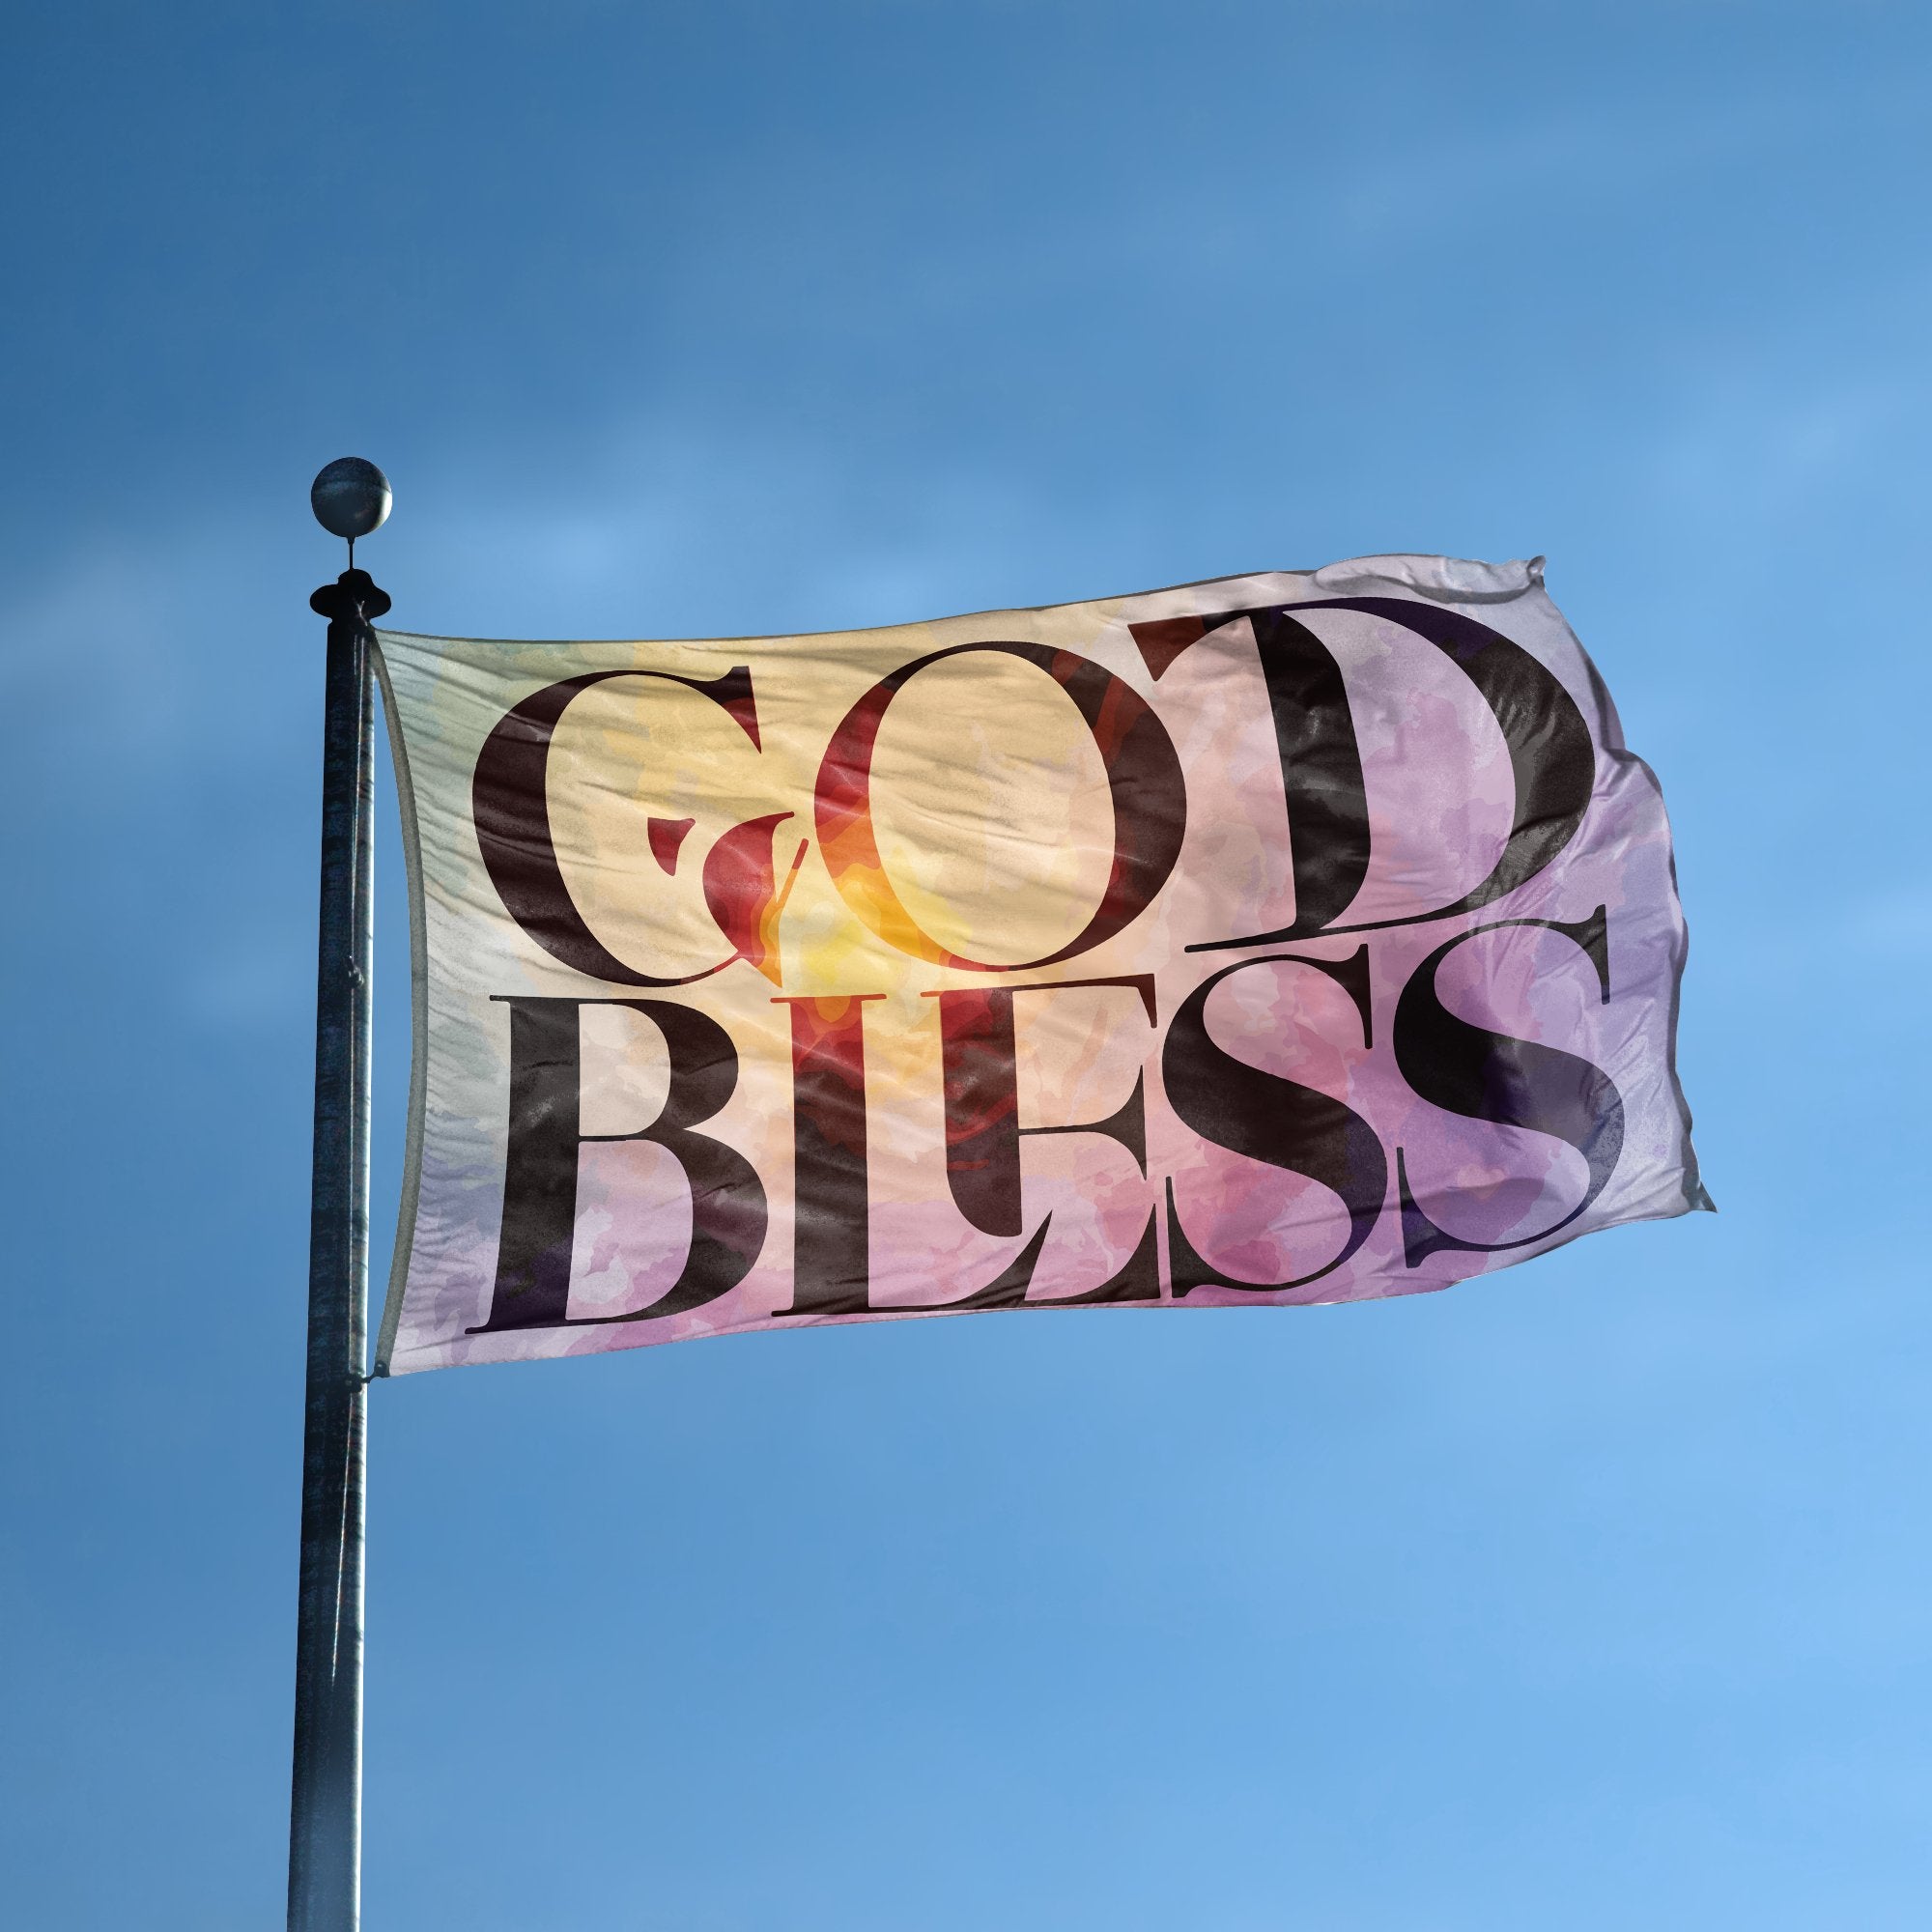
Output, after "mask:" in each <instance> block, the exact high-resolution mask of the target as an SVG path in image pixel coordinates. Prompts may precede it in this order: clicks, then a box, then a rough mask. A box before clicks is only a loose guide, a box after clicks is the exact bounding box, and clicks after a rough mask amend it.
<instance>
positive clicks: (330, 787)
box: [289, 457, 389, 1932]
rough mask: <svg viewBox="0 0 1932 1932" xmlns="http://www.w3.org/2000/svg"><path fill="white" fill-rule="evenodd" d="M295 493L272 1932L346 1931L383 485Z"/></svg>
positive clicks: (358, 1762)
mask: <svg viewBox="0 0 1932 1932" xmlns="http://www.w3.org/2000/svg"><path fill="white" fill-rule="evenodd" d="M311 502H312V503H313V506H314V508H315V513H316V517H317V519H318V520H319V521H320V522H321V523H322V525H323V526H324V527H325V528H327V529H328V530H330V531H332V532H333V533H334V534H335V535H337V536H344V537H347V538H348V539H349V556H350V568H349V569H348V570H346V571H344V572H343V574H342V575H341V576H340V577H339V578H338V579H337V580H336V581H335V582H333V583H327V584H324V585H323V586H322V588H321V589H319V590H318V591H316V593H315V594H314V596H313V597H311V598H310V599H309V605H310V608H311V609H312V610H314V611H317V612H318V613H319V614H320V615H322V616H325V617H327V619H328V654H327V675H326V679H325V695H324V700H323V720H324V722H323V776H322V903H321V922H320V925H321V929H320V935H319V941H318V949H317V955H316V1015H315V1141H314V1149H313V1153H312V1166H311V1176H310V1193H309V1270H308V1380H307V1397H306V1407H305V1411H304V1416H303V1431H302V1511H301V1580H300V1600H299V1610H298V1620H297V1631H296V1711H295V1766H294V1777H293V1782H292V1792H291V1802H290V1825H289V1932H356V1927H357V1925H358V1924H359V1921H360V1918H361V1875H362V1874H361V1867H362V1577H363V1509H364V1452H365V1424H366V1408H367V1402H368V1392H367V1386H366V1382H365V1378H364V1366H363V1365H364V1358H365V1356H366V1353H367V1340H368V1289H369V1044H370V1033H369V1016H370V1007H369V991H370V983H369V982H370V965H371V958H370V953H371V940H372V937H373V933H374V918H373V914H374V907H373V904H372V900H371V892H370V888H371V869H372V860H373V857H374V847H375V839H374V824H373V820H374V806H375V776H376V775H375V746H374V733H373V725H374V715H375V714H374V690H373V675H372V666H371V661H370V647H371V645H372V644H373V642H374V634H373V632H372V631H371V629H370V623H371V620H372V619H374V618H376V617H380V616H382V615H383V614H384V612H385V611H387V610H388V608H389V600H388V598H387V596H386V595H385V594H384V592H383V591H382V590H380V589H378V588H377V586H376V584H375V583H374V582H373V581H372V580H371V579H370V577H369V575H368V573H367V572H366V571H360V570H357V569H355V539H356V537H358V536H365V535H367V534H368V533H369V531H371V530H373V529H374V528H376V527H377V526H378V525H380V524H381V523H382V521H383V520H384V517H386V516H387V514H388V507H389V487H388V482H387V480H386V479H385V478H384V476H383V473H382V471H381V470H379V469H376V467H375V466H374V465H373V464H368V463H363V462H362V461H361V460H360V459H359V458H354V457H348V458H344V459H342V461H340V462H338V463H332V464H330V465H329V466H328V468H327V469H325V470H323V472H322V474H321V475H319V476H318V477H317V478H316V481H315V487H314V489H313V491H312V492H311Z"/></svg>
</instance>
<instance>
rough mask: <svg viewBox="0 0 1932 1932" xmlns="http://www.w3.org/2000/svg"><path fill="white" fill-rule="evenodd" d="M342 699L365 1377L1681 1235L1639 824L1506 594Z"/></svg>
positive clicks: (396, 645) (552, 653)
mask: <svg viewBox="0 0 1932 1932" xmlns="http://www.w3.org/2000/svg"><path fill="white" fill-rule="evenodd" d="M379 645H380V657H379V672H380V675H381V678H382V684H383V693H384V704H385V709H386V710H387V713H388V717H389V721H390V729H391V741H392V745H393V749H394V754H395V767H396V772H397V778H398V789H399V792H400V795H401V801H402V813H403V826H404V835H405V845H406V850H407V854H408V864H409V872H410V887H411V896H412V913H413V929H412V957H413V978H414V1029H415V1037H414V1071H413V1079H412V1096H411V1127H410V1139H409V1151H408V1169H407V1173H406V1176H405V1185H404V1198H403V1208H402V1214H401V1226H400V1230H399V1236H398V1242H397V1251H396V1260H395V1265H394V1268H393V1271H392V1276H391V1282H390V1289H389V1294H388V1301H387V1306H386V1310H385V1315H384V1322H383V1329H382V1337H381V1343H380V1348H379V1363H380V1366H381V1368H382V1370H383V1371H384V1372H387V1373H393V1374H403V1373H408V1372H411V1371H414V1370H418V1369H427V1368H437V1367H443V1366H447V1365H453V1364H457V1363H465V1362H494V1361H507V1360H518V1359H527V1358H531V1357H539V1356H553V1355H573V1354H584V1353H590V1352H594V1351H597V1350H607V1349H624V1348H635V1347H639V1346H640V1345H643V1344H646V1343H656V1342H670V1341H680V1340H685V1339H688V1338H691V1337H695V1336H703V1335H718V1334H725V1333H734V1332H738V1331H741V1330H745V1329H757V1328H787V1327H796V1326H800V1325H803V1324H807V1323H818V1322H838V1321H877V1320H889V1319H891V1320H895V1319H902V1318H909V1317H914V1316H928V1315H943V1314H958V1313H963V1312H968V1311H974V1310H995V1309H1003V1310H1018V1309H1038V1308H1072V1307H1081V1308H1088V1307H1132V1308H1156V1307H1169V1306H1179V1307H1188V1308H1225V1307H1248V1306H1254V1305H1257V1304H1271V1303H1274V1304H1278V1303H1307V1302H1335V1301H1350V1300H1360V1299H1365V1298H1371V1297H1378V1296H1382V1295H1392V1294H1406V1293H1414V1292H1417V1291H1420V1290H1426V1289H1438V1288H1443V1287H1446V1286H1448V1285H1449V1284H1450V1283H1452V1282H1455V1281H1459V1280H1462V1279H1463V1278H1464V1277H1466V1276H1469V1275H1472V1274H1479V1273H1484V1272H1487V1271H1488V1270H1490V1269H1492V1268H1496V1267H1502V1266H1506V1265H1508V1264H1512V1263H1515V1262H1519V1261H1521V1260H1524V1259H1526V1258H1527V1257H1529V1256H1532V1255H1535V1254H1539V1253H1541V1252H1543V1251H1544V1250H1545V1249H1548V1248H1550V1247H1553V1246H1556V1245H1558V1244H1559V1243H1562V1242H1565V1241H1568V1240H1571V1239H1573V1238H1574V1237H1575V1236H1577V1235H1580V1234H1584V1233H1587V1232H1589V1231H1591V1230H1593V1229H1598V1228H1604V1227H1607V1226H1609V1225H1611V1224H1613V1223H1616V1222H1623V1221H1635V1220H1647V1219H1656V1218H1660V1217H1664V1216H1669V1215H1674V1214H1680V1213H1683V1212H1685V1211H1687V1210H1689V1209H1691V1208H1699V1207H1708V1206H1709V1205H1710V1204H1709V1201H1708V1199H1707V1198H1706V1196H1705V1195H1704V1192H1703V1190H1702V1188H1701V1186H1700V1184H1699V1182H1698V1179H1697V1169H1696V1163H1695V1158H1694V1156H1693V1154H1692V1152H1691V1149H1690V1119H1689V1114H1688V1111H1687V1109H1686V1106H1685V1102H1684V1098H1683V1094H1682V1092H1681V1090H1680V1088H1679V1086H1678V1082H1677V1078H1676V1072H1675V1067H1674V1035H1675V1027H1676V1016H1677V1000H1678V983H1679V979H1680V976H1681V973H1682V970H1683V965H1684V954H1685V931H1684V923H1683V919H1682V915H1681V913H1680V911H1679V907H1678V902H1677V894H1676V886H1675V878H1674V871H1673V864H1672V855H1671V845H1670V834H1669V827H1668V823H1667V821H1666V818H1665V816H1664V809H1663V801H1662V794H1661V792H1660V790H1659V788H1658V784H1657V781H1656V780H1655V779H1654V777H1653V776H1652V774H1651V772H1650V770H1649V768H1648V767H1647V766H1645V765H1644V764H1643V763H1642V762H1641V761H1640V760H1639V759H1638V758H1636V757H1635V756H1634V754H1633V753H1630V752H1629V751H1627V750H1626V749H1625V746H1624V743H1623V738H1622V734H1621V730H1620V727H1619V725H1618V723H1617V718H1616V714H1615V711H1614V710H1613V708H1612V706H1611V703H1610V699H1609V696H1608V695H1607V693H1606V691H1605V687H1604V685H1603V683H1602V681H1601V679H1600V678H1599V677H1598V675H1597V673H1596V671H1595V669H1594V668H1593V667H1592V666H1591V664H1590V662H1589V660H1588V659H1587V658H1586V657H1585V656H1584V654H1583V651H1582V648H1581V646H1580V645H1579V644H1578V643H1577V639H1576V638H1575V637H1574V635H1573V634H1572V633H1571V631H1570V629H1569V627H1568V626H1567V625H1566V624H1565V622H1564V620H1563V618H1562V616H1561V615H1560V614H1559V612H1558V611H1557V610H1556V608H1555V607H1554V605H1553V604H1552V603H1551V602H1550V601H1549V599H1548V595H1547V594H1546V592H1545V590H1544V587H1543V582H1542V571H1541V565H1540V560H1539V562H1537V563H1531V564H1527V565H1525V564H1520V563H1513V564H1502V565H1489V564H1481V563H1468V562H1459V561H1455V560H1451V559H1448V558H1442V557H1423V556H1378V557H1366V558H1362V559H1358V560H1356V561H1353V562H1350V563H1342V564H1335V565H1330V566H1329V567H1327V568H1326V569H1322V570H1318V571H1314V572H1269V573H1264V574H1261V575H1258V576H1251V577H1236V578H1228V579H1224V580H1221V581H1219V582H1208V583H1195V584H1187V585H1183V586H1180V587H1178V588H1174V589H1167V590H1157V591H1152V592H1149V593H1147V594H1145V595H1140V596H1131V597H1116V598H1104V599H1101V600H1098V601H1096V602H1092V603H1085V604H1065V605H1058V606H1053V607H1050V608H1043V609H1037V610H1026V611H994V612H990V613H987V614H984V615H980V616H970V617H951V618H946V619H944V620H941V621H939V622H935V623H926V624H907V625H898V626H893V627H890V628H886V629H879V630H866V631H850V632H835V633H827V634H823V635H819V636H809V637H793V638H752V639H703V640H696V641H685V642H603V643H527V642H507V641H496V640H492V641H478V640H470V639H445V638H430V637H417V636H411V635H407V634H404V633H399V632H389V631H384V632H382V633H380V634H379Z"/></svg>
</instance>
